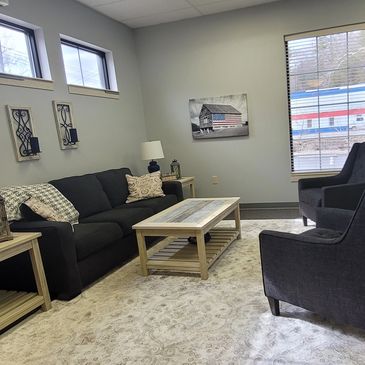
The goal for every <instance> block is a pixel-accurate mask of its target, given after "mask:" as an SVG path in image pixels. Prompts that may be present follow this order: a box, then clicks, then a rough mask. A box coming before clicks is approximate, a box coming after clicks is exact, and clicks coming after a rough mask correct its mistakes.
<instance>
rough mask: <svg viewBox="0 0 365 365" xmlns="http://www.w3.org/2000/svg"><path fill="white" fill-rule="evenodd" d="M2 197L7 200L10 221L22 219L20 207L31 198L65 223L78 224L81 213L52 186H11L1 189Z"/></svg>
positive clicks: (6, 206)
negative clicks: (44, 205)
mask: <svg viewBox="0 0 365 365" xmlns="http://www.w3.org/2000/svg"><path fill="white" fill-rule="evenodd" d="M0 195H2V196H3V197H4V199H5V209H6V213H7V216H8V219H9V221H17V220H20V219H22V215H21V212H20V210H19V207H20V205H21V204H22V203H24V202H25V201H26V200H27V199H28V198H29V196H32V197H33V198H36V199H38V200H40V201H42V202H43V203H44V204H46V205H48V206H50V207H51V208H53V209H54V211H55V212H56V213H57V215H58V216H60V217H61V218H62V221H63V222H69V223H71V224H75V223H78V220H79V212H78V211H77V210H76V209H75V207H74V206H73V205H72V203H71V202H70V201H69V200H68V199H67V198H66V197H65V196H64V195H62V194H61V193H60V192H59V191H58V190H57V189H56V188H55V187H54V186H53V185H51V184H34V185H23V186H9V187H5V188H1V189H0Z"/></svg>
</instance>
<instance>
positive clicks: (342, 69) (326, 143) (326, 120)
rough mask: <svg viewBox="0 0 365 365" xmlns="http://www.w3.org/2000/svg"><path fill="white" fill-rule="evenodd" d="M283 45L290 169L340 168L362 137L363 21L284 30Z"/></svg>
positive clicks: (364, 84)
mask: <svg viewBox="0 0 365 365" xmlns="http://www.w3.org/2000/svg"><path fill="white" fill-rule="evenodd" d="M362 28H363V29H362ZM285 46H286V60H287V77H288V98H289V119H290V146H291V168H292V172H293V173H296V172H312V171H313V172H317V171H318V172H319V171H330V170H338V169H341V168H342V166H343V164H344V162H345V160H346V158H347V155H348V153H349V150H350V149H351V147H352V145H353V144H354V143H356V142H364V141H365V120H364V116H365V24H363V25H356V26H352V27H351V26H347V27H343V28H336V29H333V28H332V29H329V30H327V31H326V30H321V31H318V32H311V33H305V34H297V35H292V36H287V37H285Z"/></svg>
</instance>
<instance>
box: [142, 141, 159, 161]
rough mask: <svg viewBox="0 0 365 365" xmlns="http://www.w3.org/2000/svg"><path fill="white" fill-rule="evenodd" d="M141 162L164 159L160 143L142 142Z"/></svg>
mask: <svg viewBox="0 0 365 365" xmlns="http://www.w3.org/2000/svg"><path fill="white" fill-rule="evenodd" d="M141 156H142V160H157V159H159V158H164V157H165V156H164V154H163V150H162V145H161V141H151V142H142V144H141Z"/></svg>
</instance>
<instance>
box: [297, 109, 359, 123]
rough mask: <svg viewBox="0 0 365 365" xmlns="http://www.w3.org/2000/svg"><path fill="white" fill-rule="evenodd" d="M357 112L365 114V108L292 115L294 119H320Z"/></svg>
mask: <svg viewBox="0 0 365 365" xmlns="http://www.w3.org/2000/svg"><path fill="white" fill-rule="evenodd" d="M356 114H365V108H358V109H350V110H335V111H329V112H321V113H307V114H294V115H292V116H291V119H292V120H301V119H318V118H330V117H343V116H348V115H356Z"/></svg>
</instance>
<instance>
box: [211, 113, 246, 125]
mask: <svg viewBox="0 0 365 365" xmlns="http://www.w3.org/2000/svg"><path fill="white" fill-rule="evenodd" d="M212 117H213V128H214V129H215V128H222V127H236V126H239V125H240V124H241V123H242V120H241V113H240V114H213V115H212Z"/></svg>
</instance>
